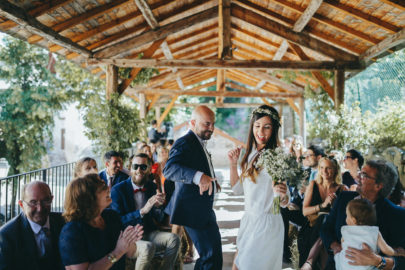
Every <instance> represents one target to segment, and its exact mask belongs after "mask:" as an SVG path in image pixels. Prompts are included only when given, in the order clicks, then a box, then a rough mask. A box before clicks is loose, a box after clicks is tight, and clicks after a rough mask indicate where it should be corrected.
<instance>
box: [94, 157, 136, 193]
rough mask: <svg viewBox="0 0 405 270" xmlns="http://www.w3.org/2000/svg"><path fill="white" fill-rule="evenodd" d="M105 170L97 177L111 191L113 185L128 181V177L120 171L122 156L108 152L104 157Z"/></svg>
mask: <svg viewBox="0 0 405 270" xmlns="http://www.w3.org/2000/svg"><path fill="white" fill-rule="evenodd" d="M104 160H105V169H104V170H102V171H101V172H100V173H99V174H98V175H99V176H100V178H101V179H102V180H104V182H105V183H106V184H107V186H108V187H109V188H110V189H111V188H112V187H113V186H114V185H115V184H117V183H120V182H122V181H125V180H126V179H128V177H129V175H128V174H126V173H124V172H123V171H121V168H122V166H123V163H122V156H121V154H120V153H118V152H116V151H109V152H107V153H105V155H104Z"/></svg>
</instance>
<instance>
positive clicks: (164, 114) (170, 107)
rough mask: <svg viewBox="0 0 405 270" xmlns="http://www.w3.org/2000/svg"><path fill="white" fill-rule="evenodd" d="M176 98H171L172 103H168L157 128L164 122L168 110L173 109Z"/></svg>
mask: <svg viewBox="0 0 405 270" xmlns="http://www.w3.org/2000/svg"><path fill="white" fill-rule="evenodd" d="M177 97H178V96H175V97H173V99H172V101H170V103H169V105H168V106H167V107H166V109H165V111H164V112H163V114H162V115H161V116H160V118H159V120H158V122H157V126H158V127H160V125H161V124H162V122H163V120H165V118H166V116H167V115H168V114H169V112H170V110H171V109H172V108H173V105H174V103H175V102H176V100H177Z"/></svg>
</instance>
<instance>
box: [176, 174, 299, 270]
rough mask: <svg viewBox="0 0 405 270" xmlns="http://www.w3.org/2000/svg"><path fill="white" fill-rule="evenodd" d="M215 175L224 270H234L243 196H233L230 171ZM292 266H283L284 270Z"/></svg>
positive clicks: (188, 267) (186, 267)
mask: <svg viewBox="0 0 405 270" xmlns="http://www.w3.org/2000/svg"><path fill="white" fill-rule="evenodd" d="M215 174H216V177H217V179H218V180H219V182H220V184H221V187H222V191H221V192H220V193H217V194H216V196H215V203H214V211H215V214H216V216H217V221H218V225H219V228H220V233H221V240H222V252H223V257H224V264H223V268H222V269H223V270H230V269H232V262H233V258H234V255H235V252H236V236H237V234H238V229H239V224H240V220H241V218H242V216H243V209H244V207H243V204H244V199H243V196H236V195H234V194H233V192H232V190H231V187H230V182H229V169H228V168H224V169H216V170H215ZM194 254H195V259H197V258H198V253H197V251H195V252H194ZM289 267H291V266H290V265H283V269H285V270H287V269H292V268H289ZM192 269H194V264H186V265H184V267H183V270H192Z"/></svg>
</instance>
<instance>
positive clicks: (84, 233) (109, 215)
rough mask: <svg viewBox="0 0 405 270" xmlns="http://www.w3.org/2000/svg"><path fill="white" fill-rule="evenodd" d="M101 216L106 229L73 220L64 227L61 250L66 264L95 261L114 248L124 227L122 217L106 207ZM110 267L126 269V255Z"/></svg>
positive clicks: (114, 269)
mask: <svg viewBox="0 0 405 270" xmlns="http://www.w3.org/2000/svg"><path fill="white" fill-rule="evenodd" d="M101 216H102V217H103V219H104V222H105V228H104V230H100V229H98V228H94V227H92V226H90V225H89V224H87V223H86V222H83V221H71V222H68V223H66V225H65V226H64V227H63V229H62V232H61V233H60V237H59V251H60V255H61V258H62V263H63V265H64V266H68V265H75V264H81V263H85V262H89V263H93V262H96V261H98V260H100V259H101V258H103V257H104V256H106V255H107V254H108V253H110V252H111V251H113V250H114V248H115V246H116V244H117V240H118V237H119V235H120V231H121V227H122V224H121V219H120V217H119V215H118V214H117V212H115V211H114V210H111V209H105V210H104V211H103V212H102V213H101ZM110 269H112V270H124V269H125V256H122V257H121V259H120V260H119V261H118V262H116V263H115V264H114V265H113V267H111V268H110Z"/></svg>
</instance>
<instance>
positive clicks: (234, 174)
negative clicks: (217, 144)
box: [228, 147, 241, 187]
mask: <svg viewBox="0 0 405 270" xmlns="http://www.w3.org/2000/svg"><path fill="white" fill-rule="evenodd" d="M240 150H241V148H240V147H237V148H234V149H232V150H230V151H229V152H228V159H229V163H230V180H231V187H233V186H234V185H235V184H236V183H237V182H238V180H239V174H238V160H239V155H240Z"/></svg>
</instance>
